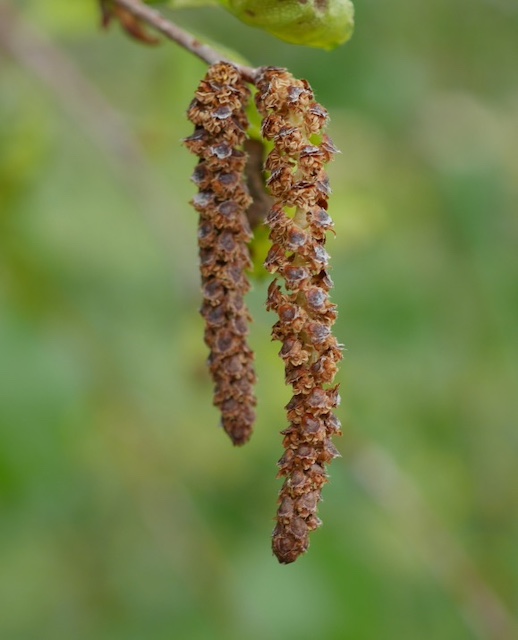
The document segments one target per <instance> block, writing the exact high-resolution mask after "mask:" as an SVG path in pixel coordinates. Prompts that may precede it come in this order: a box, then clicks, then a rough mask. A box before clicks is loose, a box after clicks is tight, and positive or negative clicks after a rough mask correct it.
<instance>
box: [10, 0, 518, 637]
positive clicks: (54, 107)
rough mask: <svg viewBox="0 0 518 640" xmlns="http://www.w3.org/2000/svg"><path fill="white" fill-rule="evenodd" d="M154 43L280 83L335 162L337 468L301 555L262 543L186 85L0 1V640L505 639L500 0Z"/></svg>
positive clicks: (508, 22)
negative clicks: (203, 218) (324, 132)
mask: <svg viewBox="0 0 518 640" xmlns="http://www.w3.org/2000/svg"><path fill="white" fill-rule="evenodd" d="M175 15H176V19H177V21H178V23H180V24H182V25H183V26H186V27H188V28H190V29H192V30H194V31H195V32H197V33H199V34H201V35H202V36H203V37H206V38H210V39H213V40H215V41H220V42H223V43H225V44H227V45H229V46H232V47H233V48H235V49H236V50H238V51H240V52H241V53H242V54H243V55H244V56H246V57H247V58H248V59H249V60H250V61H251V62H252V63H253V64H254V65H261V64H275V65H282V66H288V67H289V68H290V70H291V71H292V72H293V73H294V74H295V75H297V76H299V77H306V78H308V79H309V80H310V82H311V83H312V85H313V86H314V88H315V91H316V93H317V97H318V98H319V100H320V101H321V102H322V103H323V104H324V105H325V106H326V107H327V108H328V109H329V111H330V113H331V116H332V123H331V127H330V134H331V136H332V137H333V139H334V140H335V142H336V144H337V145H338V146H339V147H340V148H341V149H342V151H343V153H342V155H340V156H338V157H337V159H336V160H335V162H334V163H333V165H332V166H331V168H330V174H331V179H332V184H333V186H334V196H333V199H332V201H331V213H332V215H333V217H334V219H335V221H336V229H337V237H336V240H333V239H332V238H330V240H329V245H330V252H331V253H332V257H333V278H334V280H335V290H334V300H335V301H336V302H337V303H338V304H339V307H340V318H339V321H338V323H337V335H338V337H339V339H340V340H341V341H342V342H344V343H345V345H346V347H347V351H346V357H345V359H344V363H343V366H342V372H341V374H340V380H341V383H342V399H343V401H342V407H341V408H340V411H339V413H340V417H341V418H342V420H343V422H344V427H345V428H344V437H343V438H341V439H340V441H339V442H337V444H338V446H339V448H340V449H341V451H342V454H343V458H342V459H340V460H338V461H336V462H335V463H334V464H333V466H332V468H331V476H332V480H331V483H330V484H329V485H328V486H327V487H326V489H325V493H324V496H325V502H324V503H323V504H322V505H321V509H320V513H321V517H322V519H323V520H324V527H323V528H322V529H320V530H319V531H318V532H317V533H315V534H314V535H313V537H312V545H311V549H310V551H309V553H308V554H307V555H306V556H305V557H303V558H302V559H300V560H299V561H298V562H297V563H296V564H294V565H290V566H287V567H285V566H280V565H278V564H277V561H276V560H275V559H274V558H273V556H272V555H271V552H270V546H269V545H270V532H271V529H272V526H273V522H272V518H273V515H274V512H275V502H276V494H277V491H278V489H279V481H278V480H276V479H275V474H276V466H275V462H276V460H277V458H278V457H279V456H280V454H281V439H280V436H279V434H278V432H279V431H280V430H281V429H283V428H285V426H286V422H285V416H284V411H283V405H284V404H285V403H286V402H287V400H288V399H289V390H288V389H287V388H285V387H284V383H283V371H282V364H281V362H280V360H279V359H278V357H277V351H278V349H279V346H278V344H277V343H271V342H270V339H269V331H270V326H271V324H272V323H273V322H274V317H273V316H272V314H267V313H266V312H265V311H264V310H263V301H264V298H265V289H266V283H256V285H255V288H254V291H253V292H252V293H251V294H250V297H249V304H250V307H251V308H252V311H253V313H254V315H255V323H254V326H253V331H252V336H251V342H252V344H253V346H254V348H255V349H256V352H257V368H258V373H259V376H260V383H259V389H258V394H259V399H260V405H259V408H258V414H259V418H258V424H257V429H256V433H255V436H254V438H253V440H252V442H251V443H250V444H249V445H247V446H246V447H245V448H243V449H233V448H232V446H231V445H230V442H229V441H228V439H227V438H226V437H225V436H224V434H223V433H222V432H220V430H219V429H218V428H217V422H218V416H217V412H216V410H215V409H214V408H213V407H212V405H211V388H212V385H211V381H210V380H209V378H208V375H207V373H206V371H205V359H206V356H207V352H206V347H205V346H204V344H203V340H202V332H203V325H202V322H201V319H200V317H199V315H198V311H197V310H198V306H199V303H200V294H199V288H198V274H197V255H196V254H197V250H196V239H195V238H196V225H197V220H196V214H195V213H194V211H193V210H192V209H191V208H190V207H189V205H188V204H187V203H188V200H189V198H190V197H192V195H193V194H194V186H193V185H192V183H191V182H190V181H189V176H190V174H191V172H192V168H193V166H194V163H195V159H194V157H192V156H190V155H189V153H188V152H187V151H186V150H185V149H184V148H182V146H181V143H180V141H181V139H182V138H183V137H184V136H186V135H189V133H190V132H191V125H190V123H189V122H188V121H187V120H186V117H185V110H186V107H187V105H188V103H189V101H190V99H191V97H192V95H193V92H194V89H195V87H196V86H197V84H198V82H199V80H200V78H201V77H202V75H203V74H204V69H205V68H204V65H203V64H202V63H201V62H198V61H197V60H195V59H193V58H192V57H191V56H189V55H188V54H187V53H185V52H183V51H182V50H180V49H179V48H178V47H176V46H174V45H173V44H170V43H164V44H162V46H160V47H157V48H146V47H143V46H140V45H138V44H137V43H134V42H132V41H130V40H129V39H128V38H126V37H124V36H123V35H122V34H121V33H120V30H119V29H118V28H116V27H114V28H113V29H111V30H110V31H109V32H108V33H102V32H101V31H100V30H99V28H98V22H99V20H98V15H97V13H96V9H95V3H94V2H93V1H90V0H89V1H84V2H77V1H76V2H71V1H70V0H48V1H47V2H40V1H38V0H25V1H22V0H10V1H7V0H0V510H1V514H0V638H2V640H61V639H66V640H69V639H71V638H73V639H74V640H83V639H85V640H86V639H88V640H90V639H92V638H95V639H96V640H119V639H120V640H142V639H146V640H169V639H175V640H176V639H179V640H183V639H185V640H198V639H199V640H205V639H209V640H210V639H213V638H214V639H217V640H219V639H222V640H223V639H225V640H234V639H235V640H238V639H239V640H241V639H243V638H247V639H248V638H249V639H251V640H256V639H257V640H263V639H264V638H273V639H276V638H283V639H286V640H291V639H297V640H306V639H309V638H323V639H324V640H328V639H329V640H344V639H345V640H379V639H380V638H383V639H387V640H392V639H394V640H396V639H397V640H406V639H409V640H415V639H423V640H474V639H476V638H482V639H489V638H490V639H498V640H515V639H516V638H518V631H517V622H516V618H515V617H514V616H516V612H517V611H518V540H517V536H518V517H517V511H518V463H517V453H518V432H517V417H518V374H517V360H518V322H517V319H518V260H517V250H516V248H517V245H518V215H517V213H518V212H517V208H518V206H517V203H518V6H517V5H516V2H515V1H514V0H507V1H506V0H500V1H497V0H493V1H490V0H485V1H484V0H453V1H452V0H435V1H434V2H428V3H421V2H415V1H412V0H393V1H392V2H390V3H382V2H375V1H374V0H364V1H360V0H358V1H357V2H356V22H357V28H356V33H355V35H354V37H353V39H352V41H351V42H350V44H348V45H346V46H345V47H343V48H341V49H338V50H336V51H334V52H332V53H324V52H320V51H316V50H310V49H303V48H298V47H292V46H290V45H286V44H283V43H281V42H278V41H276V40H275V39H274V38H271V37H269V36H268V35H266V34H263V33H261V32H259V31H256V30H253V29H250V28H247V27H245V26H243V25H241V24H240V23H238V22H237V21H236V20H235V19H233V18H232V17H230V16H228V15H226V14H224V12H223V11H220V10H218V9H216V8H214V9H198V10H190V11H187V10H182V11H179V12H178V13H177V14H175Z"/></svg>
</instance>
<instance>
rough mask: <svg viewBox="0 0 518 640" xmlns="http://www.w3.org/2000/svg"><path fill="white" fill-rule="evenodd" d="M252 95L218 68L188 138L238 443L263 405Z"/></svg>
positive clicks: (207, 284) (228, 416)
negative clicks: (253, 249)
mask: <svg viewBox="0 0 518 640" xmlns="http://www.w3.org/2000/svg"><path fill="white" fill-rule="evenodd" d="M249 98H250V91H249V89H248V87H247V86H246V85H245V83H244V82H243V80H242V78H241V76H240V74H239V72H238V70H237V69H236V68H235V67H234V66H233V65H231V64H228V63H225V62H220V63H217V64H214V65H212V66H211V67H210V68H209V70H208V72H207V75H206V76H205V78H204V79H203V80H202V82H201V83H200V86H199V87H198V89H197V91H196V94H195V97H194V100H193V101H192V103H191V105H190V107H189V110H188V117H189V120H190V121H191V122H192V123H193V124H194V125H195V130H194V133H193V134H192V135H191V136H190V137H189V138H187V139H186V140H185V145H186V146H187V148H188V149H189V150H190V151H192V152H193V153H194V154H196V155H197V156H198V157H199V162H198V165H197V166H196V169H195V171H194V174H193V177H192V179H193V181H194V183H195V184H196V185H197V186H198V189H199V191H198V193H197V195H196V196H195V197H194V199H193V200H192V204H193V206H194V208H195V209H196V211H197V212H198V213H199V227H198V244H199V253H200V270H201V282H202V291H203V304H202V307H201V314H202V316H203V318H204V319H205V323H206V324H205V342H206V344H207V346H208V347H209V349H210V355H209V360H208V362H209V369H210V373H211V375H212V378H213V380H214V385H215V388H214V404H215V405H216V406H217V407H218V408H219V409H220V411H221V422H222V426H223V428H224V429H225V431H226V432H227V434H228V435H229V436H230V438H231V440H232V442H233V443H234V444H235V445H241V444H244V443H245V442H247V441H248V440H249V438H250V436H251V433H252V427H253V424H254V421H255V411H254V407H255V405H256V399H255V395H254V384H255V381H256V376H255V372H254V366H253V360H254V354H253V352H252V350H251V349H250V347H249V346H248V343H247V339H246V337H247V334H248V324H249V322H250V320H251V318H250V314H249V312H248V309H247V307H246V305H245V303H244V295H245V294H246V292H247V291H248V290H249V289H250V285H249V282H248V279H247V277H246V274H245V270H246V269H248V268H250V267H251V262H250V256H249V252H248V248H247V243H248V242H250V239H251V236H252V234H251V231H250V226H249V224H248V221H247V218H246V210H247V208H248V207H249V205H250V202H251V198H250V196H249V194H248V190H247V187H246V185H245V181H244V170H245V165H246V154H245V152H244V151H243V145H244V142H245V139H246V129H247V125H248V122H247V117H246V113H245V107H246V105H247V103H248V100H249Z"/></svg>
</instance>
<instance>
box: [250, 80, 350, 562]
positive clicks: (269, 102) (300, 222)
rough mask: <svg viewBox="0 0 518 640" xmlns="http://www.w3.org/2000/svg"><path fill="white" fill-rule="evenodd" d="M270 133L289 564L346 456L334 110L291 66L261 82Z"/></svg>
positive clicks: (283, 520) (272, 301)
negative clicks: (329, 468) (330, 207)
mask: <svg viewBox="0 0 518 640" xmlns="http://www.w3.org/2000/svg"><path fill="white" fill-rule="evenodd" d="M257 88H258V93H257V95H256V103H257V108H258V110H259V112H260V113H261V115H262V116H263V124H262V134H263V136H264V137H265V138H266V139H267V140H270V141H272V142H273V145H274V148H273V150H272V151H271V153H270V155H269V156H268V158H267V161H266V169H267V171H268V172H269V176H270V177H269V179H268V183H267V184H268V187H269V190H270V192H271V194H272V196H273V197H274V198H275V203H274V205H273V207H272V209H271V210H270V212H269V214H268V216H267V223H268V225H269V227H270V230H271V231H270V239H271V240H272V247H271V249H270V252H269V253H268V256H267V258H266V263H265V266H266V268H267V269H268V270H269V271H270V272H271V273H277V274H278V275H279V276H280V278H281V281H282V283H283V287H281V285H280V284H279V282H278V281H277V280H274V282H273V283H272V284H271V285H270V288H269V291H268V301H267V308H268V309H271V310H274V311H276V312H277V314H278V316H279V320H278V322H277V323H276V324H275V325H274V328H273V333H272V335H273V338H274V339H275V340H279V341H281V342H282V348H281V350H280V356H281V358H282V359H283V360H284V364H285V375H286V382H287V383H288V384H290V385H292V387H293V394H294V395H293V397H292V399H291V400H290V402H289V403H288V405H287V407H286V408H287V416H288V420H289V423H290V424H289V427H288V428H287V429H286V430H284V431H283V432H282V434H283V436H284V440H283V445H284V448H285V453H284V455H283V456H282V458H281V459H280V460H279V463H278V464H279V469H280V470H279V475H280V476H281V477H284V478H285V481H284V484H283V487H282V489H281V491H280V495H279V508H278V511H277V525H276V527H275V529H274V532H273V540H272V545H273V551H274V553H275V555H276V556H277V558H278V559H279V561H280V562H281V563H285V564H287V563H290V562H293V561H294V560H296V559H297V558H298V557H299V556H300V555H301V554H302V553H304V552H305V551H306V550H307V549H308V546H309V533H310V532H311V531H313V530H314V529H316V528H317V527H319V526H320V524H321V521H320V519H319V518H318V517H317V515H316V514H317V505H318V502H319V500H320V499H321V490H322V487H323V485H324V484H325V483H326V482H327V478H328V476H327V473H326V469H325V465H326V464H327V463H329V462H330V461H331V460H332V459H333V458H335V457H337V456H338V455H339V454H338V451H337V450H336V448H335V447H334V445H333V443H332V442H331V437H332V436H333V435H336V434H340V433H341V432H340V422H339V421H338V419H337V418H336V416H335V415H334V413H333V409H334V408H335V407H336V406H337V405H338V403H339V395H338V387H337V386H332V383H333V380H334V378H335V374H336V372H337V363H338V361H339V360H340V359H341V358H342V351H341V345H339V344H338V342H337V340H336V338H335V337H334V336H333V335H332V333H331V327H332V325H333V324H334V322H335V320H336V316H337V312H336V305H334V304H332V303H331V302H330V300H329V291H330V289H331V287H332V286H333V283H332V280H331V278H330V277H329V274H328V268H327V265H328V259H329V256H328V254H327V252H326V250H325V240H326V232H327V231H328V230H330V229H331V228H332V221H331V218H330V217H329V215H328V213H327V201H328V196H329V193H330V189H329V181H328V178H327V174H326V172H325V168H324V167H325V164H326V163H327V162H328V161H329V160H331V158H332V156H333V154H334V153H335V152H336V149H335V147H334V146H333V144H332V142H331V141H330V139H329V138H328V137H327V136H326V135H325V134H323V133H322V132H323V129H324V127H325V125H326V123H327V119H328V118H327V112H326V111H325V109H323V107H322V106H320V105H319V104H318V103H316V102H315V100H314V95H313V92H312V90H311V88H310V86H309V84H308V83H307V82H306V81H304V80H296V79H295V78H293V76H292V75H291V74H290V73H288V72H287V71H286V70H284V69H277V68H265V69H263V70H262V72H261V74H260V76H259V78H258V81H257Z"/></svg>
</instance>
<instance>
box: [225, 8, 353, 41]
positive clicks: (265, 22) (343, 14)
mask: <svg viewBox="0 0 518 640" xmlns="http://www.w3.org/2000/svg"><path fill="white" fill-rule="evenodd" d="M220 2H221V4H222V5H223V6H224V7H225V8H226V9H228V11H230V12H231V13H233V14H234V15H235V16H236V17H238V18H239V19H240V20H242V21H243V22H245V23H246V24H249V25H251V26H253V27H259V28H261V29H264V30H265V31H268V32H269V33H272V34H273V35H275V36H277V37H278V38H280V39H281V40H285V41H286V42H289V43H291V44H300V45H305V46H308V47H317V48H319V49H334V48H335V47H337V46H338V45H340V44H343V43H344V42H347V40H349V38H350V37H351V36H352V33H353V28H354V6H353V4H352V2H351V1H350V0H220Z"/></svg>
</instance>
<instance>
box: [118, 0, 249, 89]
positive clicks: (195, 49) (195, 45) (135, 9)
mask: <svg viewBox="0 0 518 640" xmlns="http://www.w3.org/2000/svg"><path fill="white" fill-rule="evenodd" d="M111 2H112V4H114V5H116V6H118V7H121V8H122V9H124V10H125V11H127V12H128V13H130V14H131V15H132V16H134V17H135V18H137V19H138V20H140V21H142V22H144V23H146V24H147V25H148V26H150V27H151V28H152V29H155V31H158V32H160V33H161V34H162V35H164V36H165V37H166V38H168V39H169V40H172V41H173V42H176V44H179V45H180V46H181V47H183V48H184V49H186V50H187V51H190V53H193V54H194V55H195V56H197V57H198V58H200V59H201V60H203V62H206V63H207V64H209V65H212V64H215V63H216V62H221V61H224V62H229V63H231V64H233V65H234V66H235V67H236V68H237V69H238V70H239V72H240V74H241V76H242V77H243V78H244V80H246V81H247V82H250V83H252V84H255V79H256V76H257V69H254V68H252V67H247V66H245V65H241V64H237V63H236V62H234V61H233V60H229V59H228V58H225V57H224V56H222V55H221V54H220V53H218V51H216V49H213V48H212V47H209V45H207V44H203V43H202V42H200V41H199V40H197V39H196V38H195V37H194V36H192V35H191V34H190V33H188V32H187V31H184V30H183V29H181V28H180V27H178V26H177V25H176V24H174V23H173V22H171V21H170V20H167V19H166V18H164V16H163V15H162V14H161V13H159V12H158V11H156V10H155V9H152V8H151V7H148V6H147V5H145V4H143V3H142V2H141V1H140V0H111Z"/></svg>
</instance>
